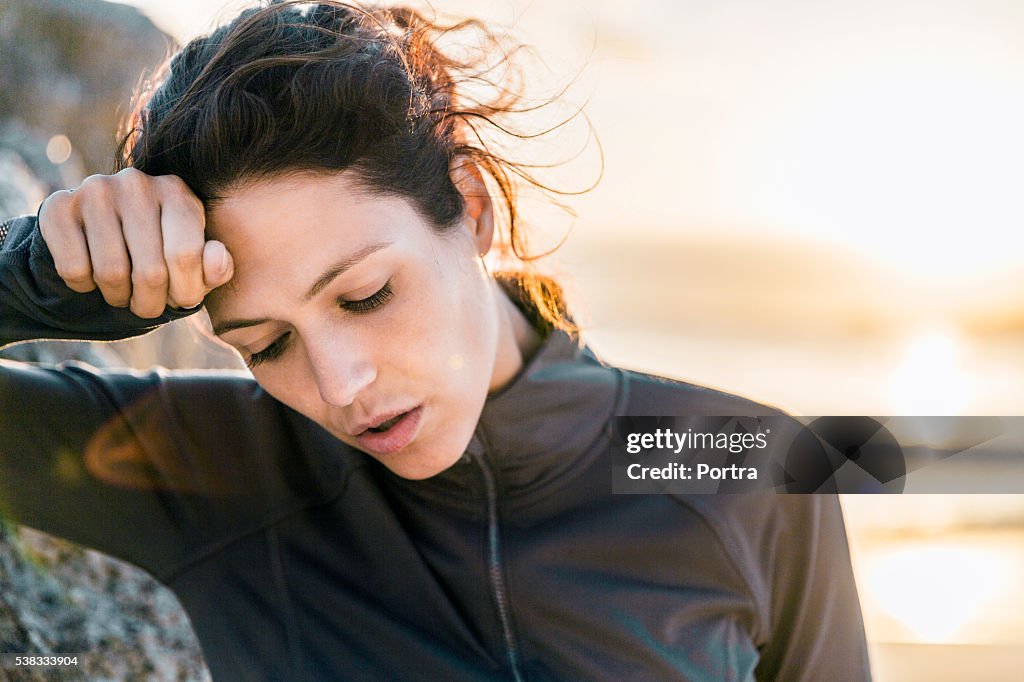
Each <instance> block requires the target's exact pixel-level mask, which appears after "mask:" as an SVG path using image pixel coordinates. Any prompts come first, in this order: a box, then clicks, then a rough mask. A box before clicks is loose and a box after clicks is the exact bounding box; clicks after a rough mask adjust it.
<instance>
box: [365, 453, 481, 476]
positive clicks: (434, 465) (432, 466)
mask: <svg viewBox="0 0 1024 682" xmlns="http://www.w3.org/2000/svg"><path fill="white" fill-rule="evenodd" d="M461 457H462V453H461V452H459V453H458V454H456V455H453V456H451V457H445V458H432V461H430V462H424V461H422V460H421V459H419V458H418V457H417V455H415V454H414V453H402V452H398V453H395V455H394V456H393V457H389V458H388V460H389V461H385V460H384V459H378V461H380V463H381V464H383V465H384V466H386V467H387V468H388V469H389V470H390V471H391V473H393V474H394V475H396V476H400V477H402V478H405V479H408V480H410V481H422V480H424V479H427V478H432V477H434V476H437V475H438V474H439V473H441V472H442V471H444V470H445V469H447V468H449V467H450V466H452V465H453V464H455V463H456V462H458V461H459V459H460V458H461Z"/></svg>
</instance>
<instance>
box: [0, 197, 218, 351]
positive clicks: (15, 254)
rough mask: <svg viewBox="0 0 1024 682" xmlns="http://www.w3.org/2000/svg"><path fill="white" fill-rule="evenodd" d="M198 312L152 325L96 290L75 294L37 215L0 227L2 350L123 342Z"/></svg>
mask: <svg viewBox="0 0 1024 682" xmlns="http://www.w3.org/2000/svg"><path fill="white" fill-rule="evenodd" d="M198 310H199V307H198V306H197V307H195V308H191V309H188V310H172V309H170V308H168V309H167V310H166V311H165V312H164V314H163V315H162V316H161V317H159V318H156V319H151V320H150V319H144V318H141V317H136V316H135V315H133V314H132V312H131V311H130V310H129V309H127V308H114V307H112V306H110V305H108V304H107V302H106V301H104V300H103V295H102V294H101V293H100V291H99V290H98V289H97V290H93V291H90V292H89V293H86V294H80V293H77V292H74V291H72V290H71V289H69V288H68V287H67V285H65V284H64V281H63V280H62V279H61V278H60V276H59V275H57V271H56V268H55V267H54V264H53V257H52V256H51V255H50V250H49V249H48V248H47V247H46V242H45V241H44V240H43V237H42V235H41V234H40V233H39V227H38V224H37V221H36V218H35V217H34V216H23V217H20V218H13V219H11V220H7V221H4V222H2V223H0V348H2V347H3V346H5V345H7V344H9V343H14V342H17V341H29V340H39V339H82V340H95V341H110V340H115V339H124V338H128V337H131V336H137V335H139V334H144V333H146V332H148V331H152V330H153V329H156V328H157V327H159V326H160V325H162V324H165V323H167V322H170V321H172V320H175V319H178V318H180V317H185V316H186V315H190V314H192V313H194V312H196V311H198Z"/></svg>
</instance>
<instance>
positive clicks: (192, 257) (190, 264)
mask: <svg viewBox="0 0 1024 682" xmlns="http://www.w3.org/2000/svg"><path fill="white" fill-rule="evenodd" d="M167 260H168V262H169V263H170V264H171V265H172V266H173V267H174V268H175V269H177V270H179V271H183V272H190V271H193V270H201V269H202V267H203V252H202V251H195V250H192V249H188V250H183V251H179V252H176V253H171V254H168V256H167Z"/></svg>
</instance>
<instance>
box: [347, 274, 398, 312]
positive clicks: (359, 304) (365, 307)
mask: <svg viewBox="0 0 1024 682" xmlns="http://www.w3.org/2000/svg"><path fill="white" fill-rule="evenodd" d="M394 295H395V292H394V290H393V289H392V288H391V280H388V281H387V282H386V283H385V284H384V286H382V287H381V288H380V289H379V290H378V291H377V293H375V294H373V295H371V296H367V297H366V298H363V299H360V300H358V301H345V300H341V301H339V302H338V305H340V306H341V307H342V308H344V309H345V310H349V311H351V312H353V313H368V312H370V311H371V310H374V309H376V308H379V307H381V306H382V305H384V304H385V303H387V302H388V301H390V300H391V297H392V296H394Z"/></svg>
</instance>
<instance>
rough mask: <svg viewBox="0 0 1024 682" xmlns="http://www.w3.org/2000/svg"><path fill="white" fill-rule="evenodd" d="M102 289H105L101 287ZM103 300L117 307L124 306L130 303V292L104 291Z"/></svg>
mask: <svg viewBox="0 0 1024 682" xmlns="http://www.w3.org/2000/svg"><path fill="white" fill-rule="evenodd" d="M100 291H103V290H102V289H100ZM103 300H104V301H106V302H107V305H111V306H114V307H115V308H123V307H125V306H126V305H128V294H119V293H117V292H110V291H103Z"/></svg>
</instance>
